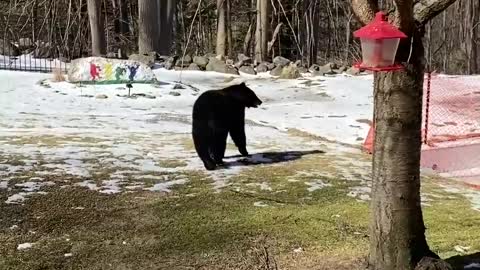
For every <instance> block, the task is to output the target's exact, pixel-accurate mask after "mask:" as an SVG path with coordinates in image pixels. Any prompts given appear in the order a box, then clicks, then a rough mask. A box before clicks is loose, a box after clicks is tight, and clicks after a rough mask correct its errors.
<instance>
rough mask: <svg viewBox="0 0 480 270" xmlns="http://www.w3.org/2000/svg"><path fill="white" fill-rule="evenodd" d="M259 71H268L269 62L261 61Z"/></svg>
mask: <svg viewBox="0 0 480 270" xmlns="http://www.w3.org/2000/svg"><path fill="white" fill-rule="evenodd" d="M257 72H259V73H260V72H268V66H267V63H260V64H259V65H258V66H257Z"/></svg>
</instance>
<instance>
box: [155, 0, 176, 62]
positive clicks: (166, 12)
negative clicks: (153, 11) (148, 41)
mask: <svg viewBox="0 0 480 270" xmlns="http://www.w3.org/2000/svg"><path fill="white" fill-rule="evenodd" d="M159 5H160V6H159V12H160V14H159V16H158V19H159V24H160V27H159V29H160V33H159V35H160V39H159V44H158V53H159V54H161V55H168V54H170V51H171V49H172V44H173V40H174V20H175V11H176V6H177V4H176V1H175V0H160V3H159Z"/></svg>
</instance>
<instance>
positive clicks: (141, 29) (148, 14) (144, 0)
mask: <svg viewBox="0 0 480 270" xmlns="http://www.w3.org/2000/svg"><path fill="white" fill-rule="evenodd" d="M157 16H158V0H138V51H139V53H141V54H144V53H150V52H156V51H157V46H158V42H159V40H160V37H159V33H160V31H159V30H158V23H157V22H158V20H157V19H158V17H157Z"/></svg>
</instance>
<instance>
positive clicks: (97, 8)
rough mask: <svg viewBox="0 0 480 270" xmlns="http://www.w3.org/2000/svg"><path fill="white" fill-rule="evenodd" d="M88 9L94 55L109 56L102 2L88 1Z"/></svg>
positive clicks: (96, 0) (98, 0)
mask: <svg viewBox="0 0 480 270" xmlns="http://www.w3.org/2000/svg"><path fill="white" fill-rule="evenodd" d="M87 7H88V19H89V21H90V35H91V39H92V55H93V56H102V55H105V54H107V42H106V40H105V26H104V24H103V14H102V1H100V0H88V1H87Z"/></svg>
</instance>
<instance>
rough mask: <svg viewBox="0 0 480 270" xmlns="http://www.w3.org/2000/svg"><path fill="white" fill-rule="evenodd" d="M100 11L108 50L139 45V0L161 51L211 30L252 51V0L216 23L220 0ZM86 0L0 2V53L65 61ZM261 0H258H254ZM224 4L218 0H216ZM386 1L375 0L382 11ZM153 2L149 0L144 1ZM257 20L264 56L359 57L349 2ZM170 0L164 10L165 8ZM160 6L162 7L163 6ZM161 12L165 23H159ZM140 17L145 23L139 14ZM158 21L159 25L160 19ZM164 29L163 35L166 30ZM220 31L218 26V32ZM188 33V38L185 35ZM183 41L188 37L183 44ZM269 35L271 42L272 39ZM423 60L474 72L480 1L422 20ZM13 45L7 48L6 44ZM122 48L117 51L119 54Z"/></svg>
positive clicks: (275, 0)
mask: <svg viewBox="0 0 480 270" xmlns="http://www.w3.org/2000/svg"><path fill="white" fill-rule="evenodd" d="M88 1H93V2H96V5H97V12H98V13H97V15H99V16H101V17H103V19H102V21H101V24H102V25H104V27H103V29H105V33H104V34H102V35H103V36H104V37H105V44H106V53H107V56H110V57H112V56H119V57H123V58H125V57H128V55H130V54H132V53H135V52H137V51H138V49H139V22H140V21H141V20H139V4H140V5H147V7H149V8H150V10H154V11H155V12H156V13H157V15H158V16H156V17H157V18H160V19H158V20H157V21H158V25H155V24H153V25H152V23H151V22H150V26H151V27H153V28H155V27H159V28H161V27H163V28H165V27H168V28H170V29H167V32H164V33H163V34H162V36H161V42H163V43H167V44H164V46H163V48H167V49H163V50H162V51H159V52H158V53H160V54H161V55H182V53H183V51H184V50H185V46H187V48H186V53H187V54H189V55H205V54H207V53H215V52H216V50H218V48H217V47H216V46H217V35H218V33H219V31H221V30H222V29H224V30H225V32H226V33H223V34H226V39H227V44H226V56H227V57H230V58H233V59H234V58H235V57H236V56H237V54H239V53H243V54H245V55H247V56H250V57H254V56H255V30H256V26H255V24H256V21H257V15H256V14H257V4H259V3H257V0H219V1H223V2H224V3H225V9H224V10H223V11H224V13H223V15H222V16H224V18H225V20H226V21H225V22H224V23H225V27H224V28H222V29H220V28H219V27H217V26H218V21H219V20H217V18H218V13H217V6H218V5H219V3H218V1H213V0H190V1H188V0H176V1H175V0H162V1H160V2H159V3H158V4H157V3H156V2H157V1H154V0H97V1H95V0H88ZM88 1H87V0H2V1H0V25H1V26H0V47H1V48H0V54H7V52H8V51H11V50H17V49H19V50H20V52H23V53H29V52H32V51H33V52H34V54H35V56H36V57H43V58H61V59H65V60H69V59H74V58H78V57H85V56H90V55H92V51H91V50H92V49H91V48H92V41H91V40H92V38H91V33H90V29H91V28H90V25H89V16H88V13H89V9H88V7H87V2H88ZM258 2H262V0H258ZM222 4H223V3H222ZM391 4H392V3H391V1H381V7H382V9H383V10H386V11H388V10H389V6H390V5H391ZM149 5H151V6H149ZM268 5H269V7H268V11H267V12H268V13H267V14H266V15H264V16H265V17H264V18H268V21H267V22H266V23H265V24H262V27H266V28H267V30H264V32H265V33H267V39H268V45H271V46H269V47H271V48H270V50H269V51H268V53H267V55H266V56H265V57H264V58H266V59H264V60H270V61H271V60H272V59H273V58H274V57H275V56H279V55H280V56H283V57H286V58H289V59H291V60H302V61H303V63H304V65H305V66H306V67H308V66H310V65H312V64H314V63H319V64H320V63H325V62H336V63H339V64H351V63H353V62H355V61H356V60H358V59H359V55H360V50H359V44H358V40H356V39H354V38H353V35H352V33H353V31H355V30H357V29H358V28H359V27H360V24H359V23H358V22H357V20H356V18H355V17H354V15H353V12H352V10H351V4H350V1H346V0H343V1H340V0H268ZM167 6H168V9H166V8H165V7H167ZM162 8H163V9H162ZM165 19H167V20H169V23H168V24H165V23H163V24H162V21H163V22H164V21H165ZM142 22H143V23H148V22H145V21H142ZM160 24H162V25H163V26H162V25H160ZM165 33H168V34H165ZM221 34H222V33H221ZM189 37H190V38H189ZM187 41H188V44H187ZM271 41H273V42H272V43H270V42H271ZM424 42H425V45H426V59H427V67H428V68H429V69H430V70H436V71H437V72H445V73H449V74H476V73H479V69H480V1H478V0H459V1H456V3H455V4H454V5H452V6H451V7H449V8H448V9H447V10H446V11H444V12H443V13H441V14H440V15H439V16H437V17H436V18H435V19H434V20H433V21H432V22H431V23H429V24H428V25H427V27H426V34H425V41H424ZM11 43H13V44H16V46H15V47H12V46H11V45H10V44H11ZM119 51H120V53H119Z"/></svg>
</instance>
